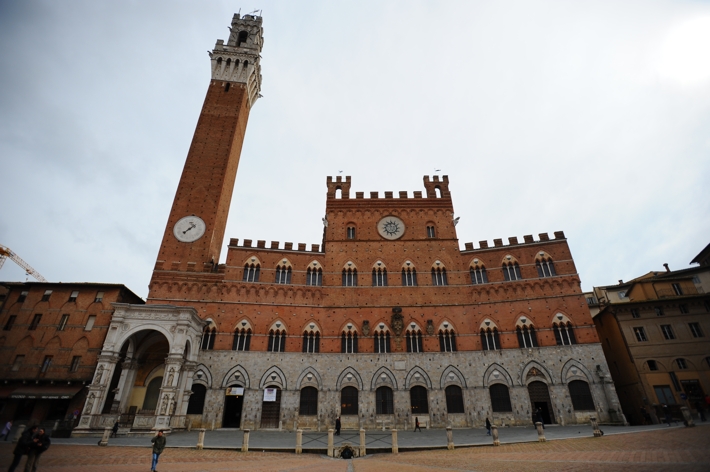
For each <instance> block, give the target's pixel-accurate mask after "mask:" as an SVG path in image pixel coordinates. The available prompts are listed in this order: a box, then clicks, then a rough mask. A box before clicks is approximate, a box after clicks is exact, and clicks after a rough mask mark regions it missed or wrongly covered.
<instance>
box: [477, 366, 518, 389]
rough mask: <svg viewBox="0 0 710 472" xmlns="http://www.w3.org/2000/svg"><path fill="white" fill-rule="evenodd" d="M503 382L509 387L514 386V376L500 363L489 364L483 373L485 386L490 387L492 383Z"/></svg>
mask: <svg viewBox="0 0 710 472" xmlns="http://www.w3.org/2000/svg"><path fill="white" fill-rule="evenodd" d="M495 383H502V384H505V385H507V386H508V387H513V386H514V385H515V384H514V383H513V377H511V376H510V374H509V373H508V371H507V370H506V369H505V368H504V367H503V366H501V365H500V364H498V363H495V362H494V363H493V364H491V365H489V366H488V368H487V369H486V371H485V372H484V374H483V386H484V387H486V388H488V387H490V386H491V385H492V384H495Z"/></svg>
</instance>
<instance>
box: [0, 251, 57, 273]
mask: <svg viewBox="0 0 710 472" xmlns="http://www.w3.org/2000/svg"><path fill="white" fill-rule="evenodd" d="M8 257H9V258H10V259H11V260H12V261H13V262H14V263H15V264H17V265H18V266H20V267H22V268H23V269H25V272H27V274H29V275H31V276H32V277H34V278H35V279H37V280H38V281H40V282H46V281H47V279H45V278H44V277H42V274H40V273H39V272H37V271H36V270H34V269H33V268H32V266H30V265H29V264H28V263H27V262H25V261H23V260H22V258H21V257H20V256H18V255H17V254H15V253H14V252H13V251H12V249H10V248H9V247H7V246H3V245H2V244H0V269H2V266H3V264H5V259H7V258H8Z"/></svg>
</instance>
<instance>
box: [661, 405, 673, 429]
mask: <svg viewBox="0 0 710 472" xmlns="http://www.w3.org/2000/svg"><path fill="white" fill-rule="evenodd" d="M663 416H664V417H665V418H666V423H668V426H670V425H671V421H673V415H672V414H671V409H670V407H669V406H668V405H666V404H665V403H664V404H663Z"/></svg>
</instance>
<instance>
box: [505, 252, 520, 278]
mask: <svg viewBox="0 0 710 472" xmlns="http://www.w3.org/2000/svg"><path fill="white" fill-rule="evenodd" d="M503 278H504V279H505V281H506V282H509V281H511V280H522V279H523V276H522V274H521V273H520V266H519V265H518V261H516V260H515V259H514V258H513V257H512V256H505V259H504V260H503Z"/></svg>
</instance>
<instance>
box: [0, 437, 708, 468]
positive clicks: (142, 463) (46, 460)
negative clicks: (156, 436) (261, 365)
mask: <svg viewBox="0 0 710 472" xmlns="http://www.w3.org/2000/svg"><path fill="white" fill-rule="evenodd" d="M549 429H552V428H548V430H549ZM145 441H146V443H147V442H148V440H147V439H145ZM168 441H170V438H169V439H168ZM11 452H12V445H11V444H9V443H2V444H1V445H0V467H2V468H6V467H7V466H8V465H9V463H10V459H11ZM23 465H24V462H23ZM149 468H150V449H149V448H148V447H135V446H109V447H98V446H89V445H82V444H68V443H58V444H55V445H53V446H52V447H51V448H50V449H49V451H48V452H47V453H46V454H45V455H44V457H42V461H41V467H40V471H56V472H64V471H94V470H96V471H99V470H100V471H109V472H111V471H115V472H119V471H120V472H133V471H147V470H149ZM158 470H160V471H161V472H165V471H227V470H249V471H310V472H318V471H333V472H338V471H342V472H349V471H357V472H370V471H373V472H375V471H376V472H385V471H388V470H392V471H395V470H396V471H405V472H418V471H433V470H451V471H459V470H472V471H505V470H515V471H537V470H540V471H543V470H544V471H549V470H572V471H607V470H624V471H626V472H632V471H639V472H640V471H665V470H673V471H681V470H682V471H708V470H710V426H700V427H697V428H684V427H672V428H668V427H666V428H665V429H649V430H646V431H638V432H632V433H627V434H606V435H605V436H604V437H601V438H591V437H583V438H579V439H559V440H552V441H548V442H546V443H537V442H526V443H514V444H503V445H501V446H500V447H493V446H480V447H468V448H459V449H456V450H455V451H447V450H441V449H439V450H431V451H414V452H402V453H400V454H397V455H394V454H371V455H368V456H367V457H364V458H359V459H354V460H342V459H330V458H327V457H325V456H322V455H317V454H302V455H295V454H292V453H281V452H257V451H254V452H249V453H241V452H236V451H234V450H226V449H205V450H203V451H197V450H195V449H192V448H187V447H174V448H168V449H166V451H165V452H164V453H163V455H162V457H161V459H160V464H159V467H158Z"/></svg>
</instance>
